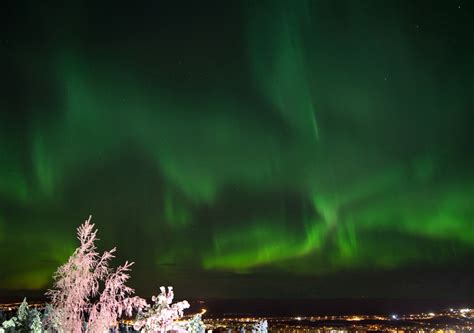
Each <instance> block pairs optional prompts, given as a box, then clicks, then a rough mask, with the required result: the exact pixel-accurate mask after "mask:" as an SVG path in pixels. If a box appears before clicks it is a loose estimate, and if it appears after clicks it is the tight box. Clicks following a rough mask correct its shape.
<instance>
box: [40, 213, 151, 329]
mask: <svg viewBox="0 0 474 333" xmlns="http://www.w3.org/2000/svg"><path fill="white" fill-rule="evenodd" d="M90 221H91V217H89V218H88V219H87V220H86V221H85V222H84V223H83V224H82V225H80V226H79V228H77V238H78V240H79V241H80V246H79V247H78V248H77V249H76V250H75V251H74V253H73V254H72V255H71V257H69V259H68V261H67V262H66V263H65V264H64V265H62V266H61V267H59V268H58V270H57V271H56V273H55V274H54V276H53V278H54V280H55V281H54V285H53V289H51V290H49V291H48V292H47V295H48V296H49V297H50V299H51V305H52V311H51V313H50V314H49V318H48V323H49V325H50V326H51V327H52V328H54V329H55V330H57V331H60V332H71V333H76V332H83V331H85V332H102V331H108V330H109V329H110V328H112V327H115V326H116V325H117V319H118V318H119V317H120V316H121V315H122V313H126V314H127V315H129V316H130V315H132V310H133V309H137V310H140V309H141V308H142V307H143V306H145V304H146V302H145V300H143V299H141V298H139V297H129V295H132V294H133V293H134V290H133V289H132V288H130V287H127V286H126V285H125V283H126V282H127V280H128V279H129V274H128V272H129V271H130V266H131V265H132V264H133V263H128V262H125V264H124V265H122V266H119V267H118V268H117V269H116V270H115V271H114V270H113V269H112V268H110V267H109V262H110V260H111V259H112V258H114V254H113V253H114V252H115V248H113V249H112V250H110V251H105V252H104V253H103V254H99V253H98V252H97V248H96V245H95V241H96V240H97V237H96V234H97V229H95V228H94V224H91V222H90ZM102 285H103V286H104V288H103V290H102V291H101V290H100V289H101V286H102ZM97 298H98V300H96V299H97Z"/></svg>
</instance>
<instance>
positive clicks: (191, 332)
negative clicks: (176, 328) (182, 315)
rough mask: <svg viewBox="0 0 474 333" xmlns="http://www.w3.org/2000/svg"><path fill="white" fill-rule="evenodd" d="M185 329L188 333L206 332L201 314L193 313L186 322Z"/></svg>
mask: <svg viewBox="0 0 474 333" xmlns="http://www.w3.org/2000/svg"><path fill="white" fill-rule="evenodd" d="M186 326H187V331H188V333H205V332H206V325H204V323H203V321H202V314H201V313H198V314H196V315H194V316H193V317H192V318H191V319H190V320H189V321H188V322H187V325H186Z"/></svg>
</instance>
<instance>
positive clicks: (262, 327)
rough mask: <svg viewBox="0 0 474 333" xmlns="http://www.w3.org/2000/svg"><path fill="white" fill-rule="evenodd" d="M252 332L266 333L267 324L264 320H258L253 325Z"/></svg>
mask: <svg viewBox="0 0 474 333" xmlns="http://www.w3.org/2000/svg"><path fill="white" fill-rule="evenodd" d="M252 332H255V333H267V332H268V322H267V321H266V320H260V321H259V322H256V323H255V324H254V325H253V328H252Z"/></svg>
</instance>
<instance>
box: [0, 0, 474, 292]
mask: <svg viewBox="0 0 474 333" xmlns="http://www.w3.org/2000/svg"><path fill="white" fill-rule="evenodd" d="M7 3H9V2H7ZM185 3H186V2H184V3H181V4H179V5H178V4H176V5H174V6H173V5H171V4H170V3H168V4H164V3H161V2H159V1H144V2H137V3H134V2H123V3H122V2H120V1H114V2H112V1H103V2H101V4H100V5H98V4H97V2H94V1H80V0H76V1H71V2H70V3H69V4H68V5H65V4H61V5H58V6H51V7H47V6H46V5H45V4H41V3H39V2H35V1H12V2H11V4H10V5H9V4H7V5H6V6H5V8H4V10H2V11H1V14H0V16H1V19H2V26H3V27H4V29H1V32H0V55H1V59H2V62H1V63H2V79H1V80H0V82H1V83H0V85H1V86H0V88H1V89H0V262H1V268H0V290H4V291H9V292H11V291H15V290H42V289H45V288H47V287H48V286H49V285H50V283H51V282H52V279H51V275H52V273H53V272H54V270H55V269H56V267H58V266H59V265H60V264H61V263H62V262H64V261H65V260H66V259H67V257H68V256H69V255H70V254H71V253H72V251H73V250H74V248H75V247H76V246H77V243H76V240H75V228H76V227H77V226H78V225H79V224H80V223H81V222H82V221H83V220H84V219H85V218H87V217H88V215H89V214H92V215H93V222H94V223H96V226H97V227H98V229H99V238H100V239H101V241H100V242H99V245H100V246H101V247H103V249H106V248H110V247H113V246H117V248H118V256H119V259H121V260H122V259H123V260H125V259H128V260H131V261H135V262H136V264H135V265H134V267H133V271H132V280H131V286H132V287H134V288H136V289H137V292H138V293H141V294H144V295H147V294H152V292H154V291H155V290H156V289H157V288H158V286H159V285H167V284H170V285H173V286H174V287H175V289H176V290H177V293H179V294H180V295H185V296H188V297H290V296H291V297H316V298H317V297H401V298H403V297H415V298H416V297H421V298H423V297H425V298H436V297H440V298H463V297H464V298H471V299H472V298H473V297H474V288H473V287H472V281H473V280H474V275H473V273H472V272H473V271H474V263H473V258H474V149H473V142H474V130H473V124H474V61H473V59H474V47H473V45H474V43H472V36H473V35H474V24H473V23H472V15H473V14H474V11H473V3H471V2H469V1H447V0H446V1H389V0H387V1H363V2H362V3H361V2H357V1H343V0H336V1H329V0H327V1H317V0H314V1H303V0H302V1H255V0H246V1H230V2H226V1H222V2H195V3H194V4H191V3H188V4H186V5H185Z"/></svg>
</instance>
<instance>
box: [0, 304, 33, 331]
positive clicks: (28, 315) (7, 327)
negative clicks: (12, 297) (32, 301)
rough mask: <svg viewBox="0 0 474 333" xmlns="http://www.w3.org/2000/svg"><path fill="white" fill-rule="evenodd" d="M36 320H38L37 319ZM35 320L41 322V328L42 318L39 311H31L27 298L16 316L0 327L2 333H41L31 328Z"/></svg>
mask: <svg viewBox="0 0 474 333" xmlns="http://www.w3.org/2000/svg"><path fill="white" fill-rule="evenodd" d="M35 318H36V319H35ZM34 320H39V325H40V327H41V317H40V313H39V311H38V310H36V309H33V310H29V305H28V302H27V301H26V298H24V299H23V302H21V304H20V306H19V307H18V310H17V313H16V316H14V317H12V318H10V320H7V321H4V322H3V323H2V325H1V326H0V333H4V332H6V333H9V332H15V333H27V332H35V333H39V332H41V330H40V331H34V330H32V328H31V326H32V324H33V321H34Z"/></svg>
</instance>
